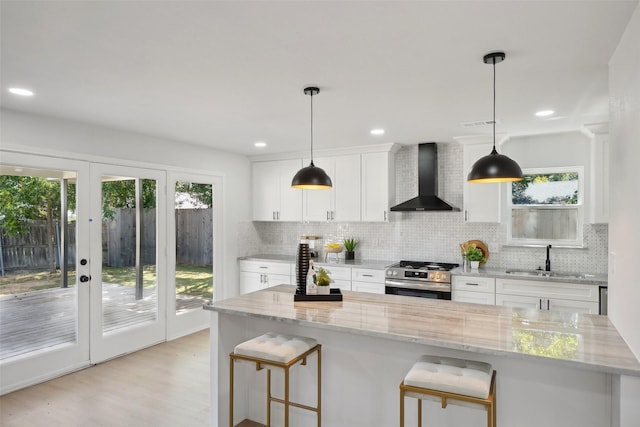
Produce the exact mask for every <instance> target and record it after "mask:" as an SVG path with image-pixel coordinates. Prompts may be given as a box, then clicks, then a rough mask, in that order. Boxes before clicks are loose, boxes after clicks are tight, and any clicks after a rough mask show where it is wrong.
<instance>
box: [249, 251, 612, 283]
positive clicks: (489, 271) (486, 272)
mask: <svg viewBox="0 0 640 427" xmlns="http://www.w3.org/2000/svg"><path fill="white" fill-rule="evenodd" d="M238 260H248V261H270V262H284V263H289V264H293V263H295V262H296V257H295V256H294V255H279V254H257V255H249V256H245V257H240V258H238ZM397 262H398V261H377V260H361V259H356V260H354V261H345V260H344V259H341V260H340V261H332V260H328V262H324V258H323V257H320V258H317V259H315V258H314V263H315V264H316V265H319V266H325V265H334V266H337V267H358V268H371V269H374V270H384V269H385V268H387V267H388V266H390V265H392V264H395V263H397ZM507 270H518V269H516V268H513V269H498V268H484V267H481V268H479V269H478V270H471V271H463V270H462V268H455V269H453V270H451V274H452V275H455V276H473V277H501V278H507V279H519V280H536V281H545V282H558V283H584V284H587V285H600V286H607V275H606V274H581V273H580V274H579V273H564V274H566V275H567V276H572V277H558V276H555V277H547V276H543V275H540V276H531V275H528V274H522V275H518V274H507Z"/></svg>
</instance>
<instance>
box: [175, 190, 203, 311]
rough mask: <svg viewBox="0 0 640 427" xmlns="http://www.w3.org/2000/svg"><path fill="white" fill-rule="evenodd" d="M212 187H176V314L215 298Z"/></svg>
mask: <svg viewBox="0 0 640 427" xmlns="http://www.w3.org/2000/svg"><path fill="white" fill-rule="evenodd" d="M212 206H213V185H211V184H199V183H194V182H186V181H178V182H176V184H175V210H174V214H175V225H176V233H175V234H176V245H175V247H176V253H175V257H176V260H175V262H176V272H175V284H176V286H175V287H176V295H175V298H176V307H175V311H176V314H183V313H186V312H187V311H189V310H202V306H203V304H207V303H209V302H211V300H212V298H213V209H212Z"/></svg>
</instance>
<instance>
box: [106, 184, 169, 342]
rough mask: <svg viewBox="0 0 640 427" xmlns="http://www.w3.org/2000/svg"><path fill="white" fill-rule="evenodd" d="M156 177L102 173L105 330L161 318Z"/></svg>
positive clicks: (109, 330) (108, 330)
mask: <svg viewBox="0 0 640 427" xmlns="http://www.w3.org/2000/svg"><path fill="white" fill-rule="evenodd" d="M156 188H157V185H156V181H155V180H153V179H143V178H129V177H113V176H103V177H102V215H103V218H102V254H103V255H102V311H103V323H102V328H103V332H105V333H107V332H111V331H114V330H117V329H119V328H126V327H130V326H132V325H136V324H138V323H143V322H148V321H155V320H156V319H157V318H158V286H157V277H156V212H157V198H156Z"/></svg>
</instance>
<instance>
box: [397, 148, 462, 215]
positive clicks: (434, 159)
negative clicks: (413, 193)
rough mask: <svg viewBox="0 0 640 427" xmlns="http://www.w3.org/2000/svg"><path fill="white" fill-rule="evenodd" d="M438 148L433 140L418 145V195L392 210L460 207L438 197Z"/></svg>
mask: <svg viewBox="0 0 640 427" xmlns="http://www.w3.org/2000/svg"><path fill="white" fill-rule="evenodd" d="M437 193H438V148H437V146H436V143H435V142H427V143H424V144H419V145H418V197H414V198H413V199H410V200H407V201H406V202H403V203H400V204H399V205H396V206H394V207H392V208H391V211H392V212H412V211H453V212H459V211H460V209H459V208H456V207H455V206H452V205H451V204H449V203H447V202H446V201H444V200H442V199H441V198H439V197H438V194H437Z"/></svg>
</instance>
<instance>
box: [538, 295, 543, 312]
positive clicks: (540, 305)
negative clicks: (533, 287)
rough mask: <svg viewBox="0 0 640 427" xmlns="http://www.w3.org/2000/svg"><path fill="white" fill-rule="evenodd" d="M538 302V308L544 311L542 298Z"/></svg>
mask: <svg viewBox="0 0 640 427" xmlns="http://www.w3.org/2000/svg"><path fill="white" fill-rule="evenodd" d="M538 302H539V303H540V304H538V306H539V307H540V310H542V298H538Z"/></svg>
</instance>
